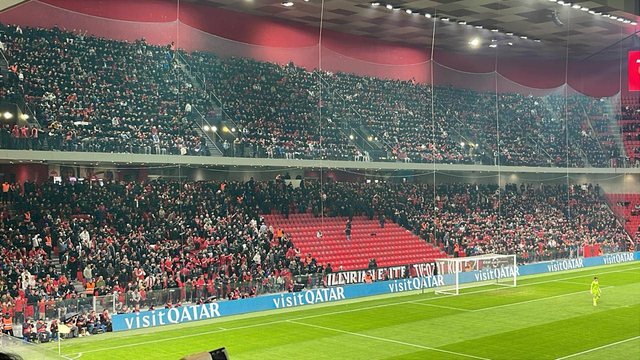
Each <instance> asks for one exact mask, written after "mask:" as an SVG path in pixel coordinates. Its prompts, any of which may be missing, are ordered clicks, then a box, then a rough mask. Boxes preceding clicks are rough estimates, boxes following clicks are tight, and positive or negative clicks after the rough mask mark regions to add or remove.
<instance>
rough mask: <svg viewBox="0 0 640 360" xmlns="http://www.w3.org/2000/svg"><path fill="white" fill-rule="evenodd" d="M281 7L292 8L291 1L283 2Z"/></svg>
mask: <svg viewBox="0 0 640 360" xmlns="http://www.w3.org/2000/svg"><path fill="white" fill-rule="evenodd" d="M282 6H286V7H291V6H293V1H283V2H282Z"/></svg>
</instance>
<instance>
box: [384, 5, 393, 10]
mask: <svg viewBox="0 0 640 360" xmlns="http://www.w3.org/2000/svg"><path fill="white" fill-rule="evenodd" d="M385 7H386V8H387V9H389V10H393V5H391V4H387V5H386V6H385Z"/></svg>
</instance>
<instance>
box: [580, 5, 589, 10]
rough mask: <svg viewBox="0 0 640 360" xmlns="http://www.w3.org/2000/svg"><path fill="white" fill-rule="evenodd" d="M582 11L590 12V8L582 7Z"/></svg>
mask: <svg viewBox="0 0 640 360" xmlns="http://www.w3.org/2000/svg"><path fill="white" fill-rule="evenodd" d="M580 10H582V11H589V8H588V7H584V6H583V7H581V8H580Z"/></svg>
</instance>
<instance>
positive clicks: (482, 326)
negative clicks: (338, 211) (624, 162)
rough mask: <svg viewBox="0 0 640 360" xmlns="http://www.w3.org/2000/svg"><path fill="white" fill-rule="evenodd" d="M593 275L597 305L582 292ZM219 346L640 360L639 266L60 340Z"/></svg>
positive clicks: (323, 354)
mask: <svg viewBox="0 0 640 360" xmlns="http://www.w3.org/2000/svg"><path fill="white" fill-rule="evenodd" d="M594 275H598V276H599V277H600V284H601V287H602V299H601V302H600V304H599V306H597V307H594V306H593V305H592V303H591V295H590V293H589V291H588V290H589V285H590V283H591V279H592V277H593V276H594ZM223 346H224V347H226V348H227V350H228V353H229V357H230V359H232V360H241V359H510V360H511V359H640V266H639V264H625V265H613V266H611V265H610V266H601V267H596V268H589V269H582V270H578V271H568V272H563V273H555V274H553V275H548V274H546V275H539V276H528V277H522V278H519V279H518V286H517V287H515V288H505V287H496V286H483V287H474V288H470V289H466V290H464V291H463V292H462V293H461V295H458V296H449V295H435V294H434V293H433V291H427V292H425V293H420V292H412V293H404V294H396V295H393V296H385V297H375V298H366V299H359V300H354V301H345V302H340V303H333V304H322V305H314V306H307V307H300V308H293V309H287V310H284V311H278V312H275V311H273V312H262V313H253V314H249V315H243V316H234V317H228V318H220V319H214V320H207V321H202V322H194V323H189V324H180V325H171V326H164V327H158V328H153V329H142V330H135V331H129V332H120V333H109V334H105V335H98V336H91V337H85V338H80V339H74V340H67V341H63V342H62V354H63V357H62V358H64V359H82V360H84V359H179V358H181V357H182V356H184V355H187V354H191V353H195V352H201V351H205V350H212V349H215V348H218V347H223ZM31 350H34V349H31ZM38 352H39V354H38V355H35V354H31V353H29V354H25V355H27V356H25V358H27V359H29V358H58V357H57V356H56V355H55V354H57V346H56V344H45V345H39V346H38ZM42 352H46V353H47V354H48V355H43V354H42ZM32 355H33V356H32Z"/></svg>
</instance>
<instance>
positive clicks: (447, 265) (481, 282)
mask: <svg viewBox="0 0 640 360" xmlns="http://www.w3.org/2000/svg"><path fill="white" fill-rule="evenodd" d="M435 262H436V267H437V269H438V273H439V274H440V275H443V276H444V279H445V280H444V283H445V286H441V287H439V288H437V289H436V290H435V293H436V294H448V295H458V294H460V290H461V289H465V288H470V287H476V286H486V285H498V286H508V287H515V286H516V284H517V275H518V265H517V263H516V256H515V255H500V254H485V255H479V256H467V257H459V258H444V259H436V261H435Z"/></svg>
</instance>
